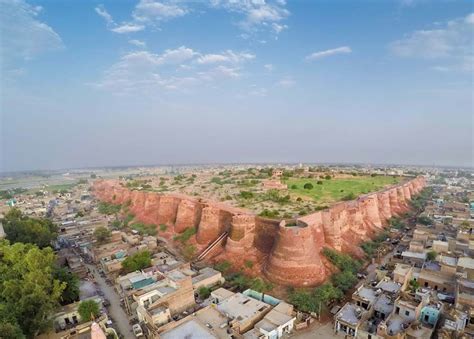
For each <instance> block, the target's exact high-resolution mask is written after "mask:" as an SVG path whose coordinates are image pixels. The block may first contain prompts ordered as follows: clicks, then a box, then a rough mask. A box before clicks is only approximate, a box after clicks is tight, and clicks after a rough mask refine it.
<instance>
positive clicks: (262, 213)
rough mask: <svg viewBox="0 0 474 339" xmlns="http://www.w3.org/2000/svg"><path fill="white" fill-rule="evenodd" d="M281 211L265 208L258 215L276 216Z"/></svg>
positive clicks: (265, 216)
mask: <svg viewBox="0 0 474 339" xmlns="http://www.w3.org/2000/svg"><path fill="white" fill-rule="evenodd" d="M279 214H280V213H279V212H278V211H277V210H268V209H266V208H265V209H264V210H263V211H262V212H260V213H259V214H258V215H259V216H261V217H264V218H271V219H272V218H276V217H278V215H279Z"/></svg>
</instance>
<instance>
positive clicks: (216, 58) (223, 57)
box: [197, 50, 255, 64]
mask: <svg viewBox="0 0 474 339" xmlns="http://www.w3.org/2000/svg"><path fill="white" fill-rule="evenodd" d="M254 58H255V55H253V54H250V53H243V52H241V53H234V52H233V51H232V50H227V51H225V52H224V53H221V54H204V55H201V56H200V57H199V58H198V60H197V62H198V63H199V64H216V63H233V64H238V63H241V62H244V61H248V60H252V59H254Z"/></svg>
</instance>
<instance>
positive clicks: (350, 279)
mask: <svg viewBox="0 0 474 339" xmlns="http://www.w3.org/2000/svg"><path fill="white" fill-rule="evenodd" d="M331 281H332V283H333V284H334V286H336V287H337V288H339V289H340V290H341V291H342V292H347V291H348V290H350V289H351V288H352V286H354V285H355V284H356V282H357V277H356V276H355V275H354V273H352V272H351V271H342V272H339V273H336V274H334V275H333V276H332V277H331Z"/></svg>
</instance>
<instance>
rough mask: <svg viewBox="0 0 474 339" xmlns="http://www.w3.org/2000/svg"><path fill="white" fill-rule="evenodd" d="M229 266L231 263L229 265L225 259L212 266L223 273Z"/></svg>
mask: <svg viewBox="0 0 474 339" xmlns="http://www.w3.org/2000/svg"><path fill="white" fill-rule="evenodd" d="M231 266H232V265H231V263H230V262H228V261H227V260H224V261H221V262H220V263H218V264H216V265H215V266H214V268H215V269H216V270H218V271H219V272H221V273H225V272H227V271H228V270H229V269H230V267H231Z"/></svg>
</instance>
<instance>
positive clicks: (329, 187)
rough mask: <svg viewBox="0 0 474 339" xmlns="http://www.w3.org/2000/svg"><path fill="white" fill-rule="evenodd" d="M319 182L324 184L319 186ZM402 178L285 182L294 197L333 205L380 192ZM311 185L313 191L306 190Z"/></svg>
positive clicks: (380, 177) (381, 177) (298, 180)
mask: <svg viewBox="0 0 474 339" xmlns="http://www.w3.org/2000/svg"><path fill="white" fill-rule="evenodd" d="M318 181H320V182H322V184H318ZM398 182H400V178H398V177H395V178H394V177H391V176H376V177H371V176H360V177H354V178H350V179H330V180H325V179H319V180H318V179H304V178H297V179H293V178H290V179H289V180H287V181H285V183H286V184H288V189H289V191H290V193H291V194H292V195H296V196H301V197H310V198H312V199H313V200H314V201H317V202H318V203H331V202H335V201H340V200H352V199H350V198H351V197H357V196H359V195H362V194H365V193H369V192H373V191H378V190H381V189H382V188H384V187H385V186H389V185H393V184H397V183H398ZM306 183H311V184H312V185H313V188H312V189H305V188H304V185H305V184H306Z"/></svg>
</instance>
